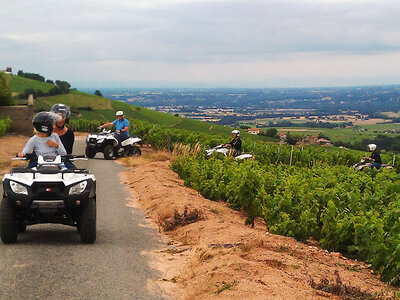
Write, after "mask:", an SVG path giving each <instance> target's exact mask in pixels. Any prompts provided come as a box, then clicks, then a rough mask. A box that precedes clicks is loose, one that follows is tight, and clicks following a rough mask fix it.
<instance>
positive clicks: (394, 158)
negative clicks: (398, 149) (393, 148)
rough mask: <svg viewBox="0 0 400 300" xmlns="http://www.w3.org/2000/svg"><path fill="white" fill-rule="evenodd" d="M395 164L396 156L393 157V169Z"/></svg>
mask: <svg viewBox="0 0 400 300" xmlns="http://www.w3.org/2000/svg"><path fill="white" fill-rule="evenodd" d="M395 162H396V154H394V155H393V163H392V166H393V167H394V163H395Z"/></svg>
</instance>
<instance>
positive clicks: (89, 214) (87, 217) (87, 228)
mask: <svg viewBox="0 0 400 300" xmlns="http://www.w3.org/2000/svg"><path fill="white" fill-rule="evenodd" d="M78 231H79V233H80V235H81V242H82V243H85V244H92V243H94V242H95V241H96V201H95V199H94V198H89V199H88V201H87V203H86V204H85V205H84V206H83V207H82V215H81V217H80V220H79V223H78Z"/></svg>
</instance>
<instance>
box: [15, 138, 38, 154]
mask: <svg viewBox="0 0 400 300" xmlns="http://www.w3.org/2000/svg"><path fill="white" fill-rule="evenodd" d="M34 145H35V136H33V137H31V138H30V139H29V141H28V142H27V143H26V145H25V147H24V149H22V151H21V152H19V153H18V157H24V156H25V154H27V153H31V152H32V150H33V146H34Z"/></svg>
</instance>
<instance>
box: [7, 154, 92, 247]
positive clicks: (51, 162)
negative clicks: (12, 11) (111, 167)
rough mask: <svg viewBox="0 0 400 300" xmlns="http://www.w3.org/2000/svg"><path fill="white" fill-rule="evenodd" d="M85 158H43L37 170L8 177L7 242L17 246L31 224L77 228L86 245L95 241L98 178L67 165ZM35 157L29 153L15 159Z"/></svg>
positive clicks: (15, 172) (22, 170)
mask: <svg viewBox="0 0 400 300" xmlns="http://www.w3.org/2000/svg"><path fill="white" fill-rule="evenodd" d="M82 157H83V156H81V157H78V156H73V155H67V156H56V157H53V156H52V157H50V156H49V157H43V156H39V157H38V158H37V167H34V168H31V169H27V168H13V169H11V170H10V173H8V174H5V175H4V177H3V199H2V200H1V205H0V237H1V240H2V241H3V243H6V244H9V243H15V242H16V241H17V237H18V234H19V233H23V232H25V231H26V227H27V225H34V224H40V223H56V224H64V225H69V226H74V227H76V228H77V230H78V232H79V233H80V238H81V241H82V242H83V243H94V242H95V240H96V178H95V176H94V175H93V174H90V173H89V170H87V169H74V170H69V169H67V168H65V167H64V164H63V161H65V160H67V159H68V160H70V161H74V160H77V159H80V158H82ZM35 158H36V156H35V155H33V154H28V155H26V156H25V157H24V158H17V159H14V160H28V159H35ZM84 159H85V158H84Z"/></svg>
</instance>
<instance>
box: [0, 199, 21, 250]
mask: <svg viewBox="0 0 400 300" xmlns="http://www.w3.org/2000/svg"><path fill="white" fill-rule="evenodd" d="M0 237H1V240H2V241H3V243H5V244H12V243H15V242H16V241H17V237H18V228H17V222H16V220H15V209H14V207H13V206H12V205H11V203H10V202H9V201H8V199H7V198H3V200H2V201H1V204H0Z"/></svg>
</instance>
